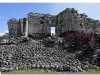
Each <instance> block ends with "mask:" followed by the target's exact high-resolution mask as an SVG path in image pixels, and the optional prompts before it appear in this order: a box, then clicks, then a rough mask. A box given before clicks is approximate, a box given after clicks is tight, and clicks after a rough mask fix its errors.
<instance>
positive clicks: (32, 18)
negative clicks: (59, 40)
mask: <svg viewBox="0 0 100 75" xmlns="http://www.w3.org/2000/svg"><path fill="white" fill-rule="evenodd" d="M51 18H52V16H51V15H49V14H39V13H32V12H30V13H29V14H28V24H29V33H28V34H29V35H34V34H35V33H44V34H49V33H51V30H50V27H51V25H52V21H51Z"/></svg>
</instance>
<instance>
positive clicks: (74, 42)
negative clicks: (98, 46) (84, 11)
mask: <svg viewBox="0 0 100 75" xmlns="http://www.w3.org/2000/svg"><path fill="white" fill-rule="evenodd" d="M61 36H62V37H64V39H65V40H66V41H67V42H69V43H70V49H71V50H74V51H75V50H84V48H85V47H87V49H88V48H91V49H89V50H92V49H93V48H92V47H91V46H90V45H91V43H93V41H94V38H93V36H91V35H89V34H85V33H79V32H76V31H68V32H64V33H62V34H61Z"/></svg>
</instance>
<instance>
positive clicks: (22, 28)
mask: <svg viewBox="0 0 100 75" xmlns="http://www.w3.org/2000/svg"><path fill="white" fill-rule="evenodd" d="M50 27H55V34H56V35H57V36H58V35H60V33H63V32H66V31H71V30H73V31H79V32H84V33H93V34H94V33H95V32H98V33H99V32H100V21H99V20H94V19H91V18H88V16H87V15H86V14H85V13H83V14H79V13H78V11H77V10H75V9H74V8H66V9H65V10H64V11H62V12H60V13H59V14H57V15H49V14H39V13H33V12H30V13H29V14H28V17H27V18H23V19H19V20H18V19H16V18H12V19H10V20H9V21H8V28H9V35H10V36H11V37H20V36H26V37H27V36H29V35H30V36H33V37H36V36H37V37H39V36H43V35H46V34H50V33H51V29H50Z"/></svg>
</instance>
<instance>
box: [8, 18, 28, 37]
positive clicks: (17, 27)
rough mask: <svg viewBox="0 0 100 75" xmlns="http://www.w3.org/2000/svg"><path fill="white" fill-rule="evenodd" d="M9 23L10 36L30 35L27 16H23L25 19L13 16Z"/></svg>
mask: <svg viewBox="0 0 100 75" xmlns="http://www.w3.org/2000/svg"><path fill="white" fill-rule="evenodd" d="M7 23H8V28H9V36H10V37H20V36H25V37H27V36H28V20H27V18H23V19H15V18H12V19H10V20H9V21H8V22H7Z"/></svg>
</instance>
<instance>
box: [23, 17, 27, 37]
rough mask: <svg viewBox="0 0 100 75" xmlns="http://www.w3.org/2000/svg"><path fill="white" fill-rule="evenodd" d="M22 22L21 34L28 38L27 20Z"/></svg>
mask: <svg viewBox="0 0 100 75" xmlns="http://www.w3.org/2000/svg"><path fill="white" fill-rule="evenodd" d="M23 21H24V23H23V33H24V36H25V37H27V36H28V19H27V18H24V19H23Z"/></svg>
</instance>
